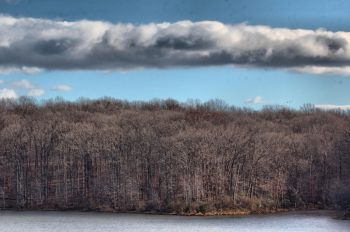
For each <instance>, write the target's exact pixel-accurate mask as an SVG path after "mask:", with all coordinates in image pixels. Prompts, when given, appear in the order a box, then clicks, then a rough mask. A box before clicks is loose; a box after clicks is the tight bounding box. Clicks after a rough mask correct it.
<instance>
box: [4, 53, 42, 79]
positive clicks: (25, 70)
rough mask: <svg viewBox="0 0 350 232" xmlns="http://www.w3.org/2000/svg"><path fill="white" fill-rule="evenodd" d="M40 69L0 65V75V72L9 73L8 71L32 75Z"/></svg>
mask: <svg viewBox="0 0 350 232" xmlns="http://www.w3.org/2000/svg"><path fill="white" fill-rule="evenodd" d="M0 50H1V46H0ZM0 56H1V55H0ZM41 71H42V69H40V68H37V67H26V66H23V67H14V66H12V67H1V66H0V75H1V74H10V73H19V72H20V73H25V74H28V75H32V74H36V73H39V72H41Z"/></svg>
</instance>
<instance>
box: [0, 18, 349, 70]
mask: <svg viewBox="0 0 350 232" xmlns="http://www.w3.org/2000/svg"><path fill="white" fill-rule="evenodd" d="M349 45H350V32H331V31H327V30H324V29H318V30H303V29H288V28H271V27H268V26H251V25H247V24H238V25H227V24H223V23H220V22H216V21H202V22H191V21H180V22H176V23H161V24H152V23H151V24H146V25H132V24H112V23H109V22H103V21H87V20H82V21H76V22H66V21H55V20H45V19H36V18H14V17H11V16H4V15H0V72H1V70H22V69H26V70H41V69H44V70H129V69H138V68H172V67H200V66H220V65H236V66H248V67H257V68H259V67H260V68H278V69H287V70H291V71H297V72H309V73H315V74H341V75H349V73H350V72H349V69H350V46H349ZM343 70H344V72H343Z"/></svg>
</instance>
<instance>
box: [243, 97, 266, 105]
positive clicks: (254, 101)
mask: <svg viewBox="0 0 350 232" xmlns="http://www.w3.org/2000/svg"><path fill="white" fill-rule="evenodd" d="M244 103H246V104H265V103H267V101H265V100H264V99H263V98H262V97H261V96H256V97H254V98H248V99H246V100H245V101H244Z"/></svg>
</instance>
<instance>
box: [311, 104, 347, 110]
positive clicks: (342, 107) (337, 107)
mask: <svg viewBox="0 0 350 232" xmlns="http://www.w3.org/2000/svg"><path fill="white" fill-rule="evenodd" d="M315 108H318V109H321V110H350V105H315Z"/></svg>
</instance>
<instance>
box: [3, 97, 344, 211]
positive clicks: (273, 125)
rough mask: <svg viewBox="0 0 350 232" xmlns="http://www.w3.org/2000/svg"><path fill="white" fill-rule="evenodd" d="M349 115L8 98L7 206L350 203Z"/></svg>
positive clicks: (207, 207)
mask: <svg viewBox="0 0 350 232" xmlns="http://www.w3.org/2000/svg"><path fill="white" fill-rule="evenodd" d="M349 186H350V114H349V113H348V112H344V111H331V112H330V111H327V112H326V111H321V110H318V109H315V108H314V107H313V106H312V105H305V106H303V107H302V108H301V109H300V110H292V109H288V108H284V107H280V106H270V107H265V108H264V109H262V110H260V111H254V110H250V109H242V108H236V107H232V106H229V105H227V104H226V103H225V102H223V101H220V100H211V101H209V102H206V103H200V102H198V101H188V102H187V103H179V102H177V101H175V100H172V99H168V100H154V101H150V102H128V101H121V100H116V99H112V98H104V99H100V100H87V99H80V100H79V101H77V102H67V101H64V100H61V99H54V100H49V101H46V102H40V103H38V102H36V101H35V100H33V99H30V98H24V97H22V98H19V99H17V100H1V101H0V208H3V209H5V208H17V209H90V210H108V211H116V212H126V211H139V212H142V211H157V212H168V213H171V212H176V213H191V212H203V213H204V212H206V211H215V210H216V211H218V210H230V209H245V210H251V211H258V210H266V209H276V208H309V207H312V208H315V207H317V208H325V207H340V208H348V207H350V187H349Z"/></svg>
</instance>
